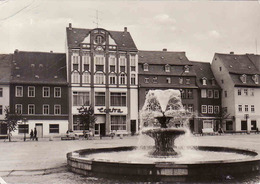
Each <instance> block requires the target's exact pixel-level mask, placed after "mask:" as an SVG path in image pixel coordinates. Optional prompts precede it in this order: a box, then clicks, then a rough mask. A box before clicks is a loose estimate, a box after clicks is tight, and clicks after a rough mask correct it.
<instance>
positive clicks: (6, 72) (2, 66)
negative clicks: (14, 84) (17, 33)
mask: <svg viewBox="0 0 260 184" xmlns="http://www.w3.org/2000/svg"><path fill="white" fill-rule="evenodd" d="M12 59H13V55H12V54H0V83H1V84H8V83H9V82H10V77H11V62H12Z"/></svg>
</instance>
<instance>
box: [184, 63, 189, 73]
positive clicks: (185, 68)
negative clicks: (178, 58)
mask: <svg viewBox="0 0 260 184" xmlns="http://www.w3.org/2000/svg"><path fill="white" fill-rule="evenodd" d="M184 72H185V73H189V72H190V67H189V66H188V65H186V66H184Z"/></svg>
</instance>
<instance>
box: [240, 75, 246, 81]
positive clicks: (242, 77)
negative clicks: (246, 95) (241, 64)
mask: <svg viewBox="0 0 260 184" xmlns="http://www.w3.org/2000/svg"><path fill="white" fill-rule="evenodd" d="M240 80H241V81H242V83H246V75H245V74H243V75H241V76H240Z"/></svg>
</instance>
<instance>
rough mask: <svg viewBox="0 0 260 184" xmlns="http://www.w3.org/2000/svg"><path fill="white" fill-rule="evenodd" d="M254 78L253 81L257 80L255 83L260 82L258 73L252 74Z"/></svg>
mask: <svg viewBox="0 0 260 184" xmlns="http://www.w3.org/2000/svg"><path fill="white" fill-rule="evenodd" d="M252 79H253V81H254V82H255V84H259V78H258V75H257V74H256V75H253V76H252Z"/></svg>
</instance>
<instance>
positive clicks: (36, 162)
mask: <svg viewBox="0 0 260 184" xmlns="http://www.w3.org/2000/svg"><path fill="white" fill-rule="evenodd" d="M13 141H14V142H4V141H3V140H0V152H1V157H0V163H1V164H0V177H1V178H2V179H3V180H4V181H5V182H7V183H79V184H81V183H106V180H105V179H104V180H102V179H98V178H95V177H82V176H79V175H77V174H74V173H71V172H68V170H67V168H66V153H68V152H71V151H74V150H79V149H86V148H102V147H115V146H136V145H137V143H138V137H137V136H127V137H124V138H123V139H120V138H118V137H116V138H114V139H111V138H108V137H104V138H103V139H102V140H100V139H98V138H96V139H94V140H74V141H61V140H60V139H54V140H53V141H49V139H40V140H39V141H38V142H36V141H26V142H23V140H22V139H14V140H13ZM189 141H191V142H193V143H194V144H198V145H205V146H206V145H208V146H209V145H211V146H228V147H235V148H243V149H251V150H256V151H257V152H259V153H260V135H259V134H251V135H246V134H244V135H221V136H197V137H193V138H191V139H190V140H189ZM259 182H260V181H259Z"/></svg>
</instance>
